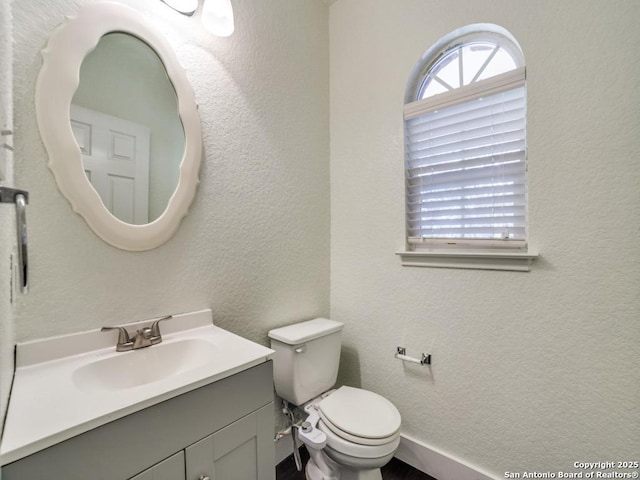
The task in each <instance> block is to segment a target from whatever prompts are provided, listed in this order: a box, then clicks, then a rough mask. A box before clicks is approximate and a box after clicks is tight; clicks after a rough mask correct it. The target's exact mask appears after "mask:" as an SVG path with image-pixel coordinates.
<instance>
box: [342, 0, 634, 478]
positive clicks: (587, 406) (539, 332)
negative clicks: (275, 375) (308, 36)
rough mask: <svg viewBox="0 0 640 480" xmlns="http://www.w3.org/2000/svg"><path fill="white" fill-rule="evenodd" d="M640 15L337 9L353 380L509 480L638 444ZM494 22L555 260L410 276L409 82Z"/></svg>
mask: <svg viewBox="0 0 640 480" xmlns="http://www.w3.org/2000/svg"><path fill="white" fill-rule="evenodd" d="M638 18H640V3H638V2H635V1H631V0H624V1H623V0H621V1H617V2H608V3H605V2H600V1H586V0H571V1H570V0H563V1H562V2H557V1H555V0H545V1H536V2H527V1H524V0H518V1H499V0H474V1H460V0H458V1H451V0H432V1H429V2H425V1H423V0H403V1H402V2H389V1H386V0H340V1H338V2H337V3H335V4H334V5H333V6H332V7H331V9H330V42H331V49H330V55H331V73H330V85H331V202H332V203H331V315H332V318H334V319H335V320H340V321H344V322H345V323H346V327H345V341H344V343H345V345H344V350H343V354H344V359H343V371H342V372H341V377H340V378H341V380H342V381H343V382H346V383H351V384H356V385H362V386H363V387H365V388H369V389H372V390H374V391H377V392H379V393H381V394H383V395H385V396H386V397H388V398H389V399H391V400H392V401H393V402H394V403H395V404H396V405H397V407H398V408H399V410H400V412H401V414H402V416H403V432H404V433H405V434H407V435H409V436H410V437H413V438H415V439H416V440H418V441H420V442H422V443H424V444H426V445H427V446H430V447H433V448H434V449H436V450H440V451H442V452H444V453H446V454H447V455H450V456H453V457H457V458H458V459H460V460H461V461H463V462H467V463H469V464H471V465H474V466H475V467H476V468H478V469H480V470H484V471H487V472H489V473H491V474H493V475H495V476H496V477H500V478H504V472H505V471H512V472H522V471H525V470H528V471H533V470H537V471H545V472H546V471H555V472H557V471H560V470H564V471H572V470H573V469H572V465H573V462H575V461H591V460H594V461H598V460H599V459H603V460H604V459H608V460H620V459H624V458H631V457H633V458H635V457H637V453H638V451H640V410H639V409H638V399H639V398H640V380H639V376H638V364H639V362H640V328H639V325H638V320H639V315H638V313H639V312H640V295H639V285H640V241H639V240H640V228H639V227H638V225H640V209H639V208H638V206H639V205H640V189H639V188H638V185H640V168H639V163H638V159H639V158H640V135H639V134H638V131H639V129H640V108H639V105H640V89H638V78H640V57H639V56H638V53H637V46H638V44H639V43H640V29H638V22H637V21H638ZM479 22H491V23H495V24H498V25H501V26H502V27H504V28H506V29H507V30H509V31H510V32H511V33H512V34H513V35H514V36H515V37H516V38H517V40H518V41H519V42H520V44H521V46H522V49H523V51H524V55H525V58H526V63H527V78H528V81H527V89H528V161H529V202H530V209H529V214H530V221H529V226H530V237H531V240H532V244H533V245H534V246H535V247H537V248H539V250H540V252H541V255H542V257H541V258H540V259H539V260H538V261H537V262H536V263H535V264H534V267H533V271H532V272H530V273H514V272H492V271H473V270H451V269H429V268H411V267H402V266H400V260H399V258H398V257H396V256H395V255H394V253H395V252H397V251H400V250H402V249H403V247H404V240H403V235H404V206H403V201H404V198H403V195H404V174H403V130H402V103H403V96H404V93H405V86H406V83H407V80H408V78H409V74H410V72H411V70H412V68H413V67H414V65H415V64H416V62H417V61H418V60H419V58H420V57H421V55H422V54H423V53H424V52H425V51H426V50H427V48H429V47H430V46H431V45H432V44H434V43H435V42H436V41H437V40H438V39H439V38H440V37H442V36H443V35H445V34H447V33H449V32H451V31H453V30H455V29H457V28H459V27H462V26H464V25H467V24H471V23H479ZM397 345H402V346H405V347H407V349H408V353H409V354H413V355H419V353H420V352H423V351H424V352H429V353H431V354H432V355H433V365H432V367H431V368H430V369H429V368H421V367H420V366H410V365H407V366H403V365H402V363H401V362H399V361H397V360H394V359H393V354H394V352H395V348H396V346H397ZM589 459H591V460H589ZM441 480H444V479H441Z"/></svg>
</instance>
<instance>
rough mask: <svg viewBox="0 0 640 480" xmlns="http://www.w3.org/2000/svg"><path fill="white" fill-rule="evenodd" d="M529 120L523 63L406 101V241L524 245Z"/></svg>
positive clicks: (418, 242) (419, 242)
mask: <svg viewBox="0 0 640 480" xmlns="http://www.w3.org/2000/svg"><path fill="white" fill-rule="evenodd" d="M525 123H526V87H525V84H524V69H518V70H517V71H514V72H509V73H508V74H504V75H500V76H498V77H495V78H493V79H490V80H486V81H483V82H478V83H476V84H474V85H473V86H472V87H471V88H465V87H463V88H460V89H456V90H454V91H452V92H450V93H445V94H441V95H437V96H434V97H429V98H427V99H424V100H419V101H417V102H412V103H410V104H407V105H406V106H405V142H406V144H405V152H406V180H407V230H408V241H409V243H417V244H421V243H422V244H424V243H429V242H430V241H434V240H438V239H439V240H442V241H443V242H442V243H456V240H470V241H472V242H473V241H480V240H484V241H487V240H489V241H495V240H500V241H501V242H500V244H502V245H503V246H514V247H515V246H518V247H522V246H523V245H522V244H523V242H524V241H525V240H526V194H527V192H526V136H525V133H526V132H525V127H526V124H525ZM505 240H508V241H509V242H505ZM431 243H433V242H431ZM436 243H437V242H436ZM509 243H510V245H507V244H509Z"/></svg>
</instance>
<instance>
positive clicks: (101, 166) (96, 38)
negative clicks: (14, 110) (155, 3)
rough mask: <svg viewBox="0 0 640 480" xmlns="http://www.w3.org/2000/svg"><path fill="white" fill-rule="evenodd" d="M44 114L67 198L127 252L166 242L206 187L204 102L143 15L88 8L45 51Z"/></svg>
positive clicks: (40, 113)
mask: <svg viewBox="0 0 640 480" xmlns="http://www.w3.org/2000/svg"><path fill="white" fill-rule="evenodd" d="M43 58H44V63H43V66H42V69H41V71H40V75H39V76H38V81H37V84H36V114H37V119H38V127H39V129H40V134H41V136H42V140H43V143H44V145H45V148H46V149H47V153H48V155H49V164H48V165H49V168H50V169H51V171H52V172H53V174H54V176H55V179H56V182H57V184H58V187H59V189H60V191H61V192H62V193H63V195H64V196H65V197H66V198H67V199H68V200H69V202H70V203H71V205H72V207H73V209H74V211H76V212H77V213H78V214H80V215H81V216H82V217H83V218H84V219H85V221H86V222H87V223H88V224H89V226H90V227H91V228H92V229H93V231H94V232H95V233H96V234H97V235H98V236H99V237H101V238H102V239H103V240H105V241H106V242H108V243H110V244H111V245H114V246H116V247H118V248H122V249H125V250H148V249H151V248H155V247H157V246H159V245H161V244H163V243H164V242H166V241H167V240H168V239H169V238H171V236H172V235H173V234H174V233H175V231H176V230H177V228H178V227H179V224H180V221H181V219H182V217H184V216H185V215H186V213H187V211H188V208H189V205H190V204H191V202H192V201H193V198H194V196H195V192H196V188H197V184H198V171H199V168H200V162H201V155H202V134H201V129H200V120H199V117H198V113H197V105H196V102H195V95H194V92H193V89H192V88H191V85H190V84H189V82H188V80H187V78H186V75H185V72H184V70H183V69H182V67H181V66H180V64H179V62H178V60H177V58H176V56H175V54H174V52H173V49H172V48H171V46H170V45H169V44H168V42H167V41H166V40H165V39H164V37H162V35H160V34H159V33H157V32H156V31H155V30H154V29H153V27H152V26H151V25H150V24H149V23H148V22H147V21H146V20H145V18H144V17H143V16H142V15H141V14H140V13H138V12H137V11H136V10H134V9H132V8H130V7H127V6H125V5H121V4H116V3H95V4H89V5H87V6H85V7H84V8H83V9H82V10H81V11H80V12H79V14H78V16H76V17H73V18H71V19H69V20H68V21H67V22H66V23H65V24H63V25H62V26H60V27H58V29H57V30H55V31H54V33H53V34H52V36H51V38H50V39H49V42H48V44H47V47H46V48H45V50H43Z"/></svg>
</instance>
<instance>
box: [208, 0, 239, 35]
mask: <svg viewBox="0 0 640 480" xmlns="http://www.w3.org/2000/svg"><path fill="white" fill-rule="evenodd" d="M202 25H203V26H204V28H205V29H207V31H209V32H210V33H212V34H214V35H216V36H218V37H228V36H229V35H231V34H232V33H233V29H234V26H233V7H232V6H231V0H204V6H203V7H202Z"/></svg>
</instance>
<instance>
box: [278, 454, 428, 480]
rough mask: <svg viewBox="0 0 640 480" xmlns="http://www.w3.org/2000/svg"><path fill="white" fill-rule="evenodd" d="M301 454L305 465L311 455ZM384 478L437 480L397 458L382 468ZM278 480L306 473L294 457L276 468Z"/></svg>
mask: <svg viewBox="0 0 640 480" xmlns="http://www.w3.org/2000/svg"><path fill="white" fill-rule="evenodd" d="M300 454H301V457H302V463H303V465H305V464H306V463H307V460H308V459H309V454H308V453H307V450H306V449H305V448H304V447H302V448H301V449H300ZM303 470H304V467H303ZM382 478H383V479H384V480H436V479H435V478H433V477H430V476H429V475H427V474H426V473H422V472H421V471H419V470H416V469H415V468H413V467H412V466H411V465H407V464H406V463H404V462H402V461H400V460H398V459H397V458H392V459H391V461H390V462H389V463H387V464H386V465H385V466H384V467H382ZM276 480H304V471H302V472H298V471H297V470H296V462H295V460H294V459H293V455H291V456H289V457H287V458H286V459H285V460H283V461H282V462H281V463H279V464H278V466H277V467H276Z"/></svg>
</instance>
